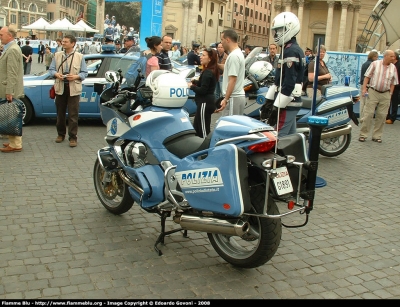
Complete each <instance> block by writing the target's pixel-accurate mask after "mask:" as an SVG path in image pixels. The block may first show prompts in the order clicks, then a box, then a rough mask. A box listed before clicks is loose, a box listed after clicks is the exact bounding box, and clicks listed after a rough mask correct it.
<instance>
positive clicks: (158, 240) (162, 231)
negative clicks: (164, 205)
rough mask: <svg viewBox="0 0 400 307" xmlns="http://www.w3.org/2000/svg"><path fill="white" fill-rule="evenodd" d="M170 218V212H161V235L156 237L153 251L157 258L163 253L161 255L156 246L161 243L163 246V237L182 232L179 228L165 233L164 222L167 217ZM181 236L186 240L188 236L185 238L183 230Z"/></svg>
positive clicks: (185, 233)
mask: <svg viewBox="0 0 400 307" xmlns="http://www.w3.org/2000/svg"><path fill="white" fill-rule="evenodd" d="M170 216H171V211H163V212H162V213H161V233H160V235H159V236H158V238H157V241H156V243H155V244H154V249H155V251H156V252H157V253H158V256H162V254H163V253H162V251H161V250H159V249H158V247H157V245H158V244H159V243H161V244H163V245H164V238H165V236H168V235H170V234H172V233H175V232H178V231H181V230H183V229H182V228H179V229H174V230H170V231H165V221H166V219H167V217H170ZM183 236H184V237H185V238H188V236H187V230H184V232H183Z"/></svg>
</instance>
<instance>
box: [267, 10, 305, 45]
mask: <svg viewBox="0 0 400 307" xmlns="http://www.w3.org/2000/svg"><path fill="white" fill-rule="evenodd" d="M271 31H272V37H273V38H274V41H275V43H276V44H277V45H279V46H282V45H283V44H284V43H286V42H288V41H289V40H291V39H292V37H293V36H296V35H297V33H299V32H300V21H299V19H298V18H297V16H296V15H295V14H293V13H291V12H283V13H280V14H278V15H277V16H276V17H275V18H274V20H273V21H272V27H271Z"/></svg>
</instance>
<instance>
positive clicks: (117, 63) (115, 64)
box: [108, 58, 136, 76]
mask: <svg viewBox="0 0 400 307" xmlns="http://www.w3.org/2000/svg"><path fill="white" fill-rule="evenodd" d="M135 62H136V60H134V59H130V58H111V62H110V67H109V68H108V70H113V71H118V69H120V68H121V70H122V75H123V76H125V75H126V72H127V71H128V68H129V66H131V65H132V63H135Z"/></svg>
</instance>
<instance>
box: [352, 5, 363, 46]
mask: <svg viewBox="0 0 400 307" xmlns="http://www.w3.org/2000/svg"><path fill="white" fill-rule="evenodd" d="M360 8H361V6H360V5H355V6H354V13H353V31H352V33H351V40H350V50H351V51H352V52H356V48H357V34H358V18H359V16H360Z"/></svg>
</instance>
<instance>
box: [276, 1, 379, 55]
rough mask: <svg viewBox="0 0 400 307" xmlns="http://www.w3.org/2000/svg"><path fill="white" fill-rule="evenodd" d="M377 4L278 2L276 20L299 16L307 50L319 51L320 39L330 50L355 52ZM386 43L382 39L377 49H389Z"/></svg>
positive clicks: (365, 2)
mask: <svg viewBox="0 0 400 307" xmlns="http://www.w3.org/2000/svg"><path fill="white" fill-rule="evenodd" d="M376 3H377V0H362V1H361V0H346V1H332V0H328V1H327V0H274V1H273V7H272V18H274V17H275V16H276V15H277V14H279V13H281V12H293V13H294V14H296V15H297V16H298V18H299V20H300V23H301V31H300V33H299V35H298V36H297V41H298V43H299V45H300V46H301V47H302V48H303V49H305V48H306V47H309V48H315V46H316V45H317V41H318V39H320V40H321V42H322V43H323V44H324V45H325V46H326V48H327V50H328V51H344V52H349V51H350V52H355V51H356V47H357V44H358V43H359V42H360V41H362V40H363V37H362V33H363V30H364V26H365V25H366V23H367V21H368V18H369V16H370V14H371V12H372V10H373V8H374V7H375V5H376ZM382 30H383V29H382ZM270 41H271V40H270ZM385 41H386V40H385V38H384V37H382V39H380V40H379V42H377V44H376V49H377V50H381V51H383V50H385V49H386V46H385Z"/></svg>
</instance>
